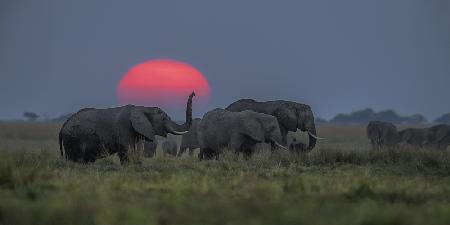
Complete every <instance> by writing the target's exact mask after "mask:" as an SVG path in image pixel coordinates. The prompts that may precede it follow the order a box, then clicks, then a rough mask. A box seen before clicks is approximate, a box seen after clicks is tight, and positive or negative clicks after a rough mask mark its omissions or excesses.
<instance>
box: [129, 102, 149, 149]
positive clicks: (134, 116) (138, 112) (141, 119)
mask: <svg viewBox="0 0 450 225" xmlns="http://www.w3.org/2000/svg"><path fill="white" fill-rule="evenodd" d="M130 121H131V126H133V129H134V130H135V131H136V132H137V133H139V134H141V135H142V136H144V137H145V138H146V139H149V140H151V141H154V140H155V132H154V131H153V126H152V123H150V121H149V120H148V119H147V117H146V116H145V114H144V111H143V110H142V109H139V108H134V109H132V110H131V113H130Z"/></svg>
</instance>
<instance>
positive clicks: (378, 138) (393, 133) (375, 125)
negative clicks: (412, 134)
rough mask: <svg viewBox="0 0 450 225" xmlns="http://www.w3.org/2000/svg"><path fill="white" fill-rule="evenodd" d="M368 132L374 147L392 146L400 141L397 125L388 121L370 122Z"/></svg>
mask: <svg viewBox="0 0 450 225" xmlns="http://www.w3.org/2000/svg"><path fill="white" fill-rule="evenodd" d="M366 134H367V138H369V139H370V142H371V143H372V147H373V148H374V149H381V148H392V147H395V145H396V144H397V143H398V142H399V141H400V137H399V134H398V132H397V127H396V126H395V125H394V124H392V123H388V122H382V121H371V122H369V124H368V125H367V128H366Z"/></svg>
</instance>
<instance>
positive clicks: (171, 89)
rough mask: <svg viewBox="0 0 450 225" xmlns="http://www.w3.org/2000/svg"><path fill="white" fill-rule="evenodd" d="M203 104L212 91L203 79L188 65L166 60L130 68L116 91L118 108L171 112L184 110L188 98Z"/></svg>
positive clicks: (151, 61) (153, 61) (152, 61)
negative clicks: (131, 106) (142, 107)
mask: <svg viewBox="0 0 450 225" xmlns="http://www.w3.org/2000/svg"><path fill="white" fill-rule="evenodd" d="M192 91H195V93H196V100H195V102H197V103H200V104H204V103H206V102H207V101H208V100H209V98H210V94H211V90H210V87H209V84H208V81H207V80H206V78H205V77H204V76H203V75H202V73H201V72H200V71H198V70H197V69H196V68H194V67H193V66H191V65H188V64H186V63H182V62H179V61H175V60H169V59H158V60H150V61H146V62H144V63H141V64H138V65H136V66H134V67H132V68H131V69H130V70H129V71H128V72H127V73H126V74H125V75H124V77H123V78H122V80H121V81H120V83H119V85H118V87H117V98H118V101H119V103H120V104H135V105H145V106H158V107H163V108H164V107H168V108H174V107H178V106H183V107H184V106H185V105H184V104H185V102H186V99H187V96H188V95H189V94H190V93H191V92H192Z"/></svg>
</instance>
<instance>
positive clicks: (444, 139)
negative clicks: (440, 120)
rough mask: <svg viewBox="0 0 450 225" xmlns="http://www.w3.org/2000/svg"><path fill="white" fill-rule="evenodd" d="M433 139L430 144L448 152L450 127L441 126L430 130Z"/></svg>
mask: <svg viewBox="0 0 450 225" xmlns="http://www.w3.org/2000/svg"><path fill="white" fill-rule="evenodd" d="M428 131H429V132H430V135H431V138H430V140H429V142H428V144H429V145H430V146H431V147H433V148H437V149H440V150H446V149H447V147H448V146H449V145H450V125H446V124H439V125H435V126H432V127H430V128H428Z"/></svg>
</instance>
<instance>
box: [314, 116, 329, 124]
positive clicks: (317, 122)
mask: <svg viewBox="0 0 450 225" xmlns="http://www.w3.org/2000/svg"><path fill="white" fill-rule="evenodd" d="M315 122H316V124H321V123H326V122H327V120H326V119H324V118H320V117H316V118H315Z"/></svg>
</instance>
